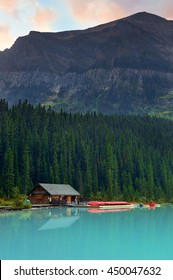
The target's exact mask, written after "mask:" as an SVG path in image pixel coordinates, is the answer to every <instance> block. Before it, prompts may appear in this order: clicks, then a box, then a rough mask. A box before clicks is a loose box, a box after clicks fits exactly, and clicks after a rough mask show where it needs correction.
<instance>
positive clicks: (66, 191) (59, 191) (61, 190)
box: [39, 183, 80, 195]
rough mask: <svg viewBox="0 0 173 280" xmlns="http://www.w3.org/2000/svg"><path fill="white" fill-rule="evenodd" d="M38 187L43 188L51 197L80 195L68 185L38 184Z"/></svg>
mask: <svg viewBox="0 0 173 280" xmlns="http://www.w3.org/2000/svg"><path fill="white" fill-rule="evenodd" d="M39 186H41V187H43V188H44V189H45V190H46V191H47V192H48V193H49V194H51V195H80V193H78V192H77V191H76V190H75V189H74V188H72V187H71V186H70V185H65V184H45V183H39Z"/></svg>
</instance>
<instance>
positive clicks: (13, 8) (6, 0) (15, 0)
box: [0, 0, 21, 16]
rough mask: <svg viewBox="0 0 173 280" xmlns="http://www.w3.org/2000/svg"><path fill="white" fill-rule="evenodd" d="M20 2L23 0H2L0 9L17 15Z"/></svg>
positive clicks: (0, 0)
mask: <svg viewBox="0 0 173 280" xmlns="http://www.w3.org/2000/svg"><path fill="white" fill-rule="evenodd" d="M20 2H21V0H0V11H2V12H5V13H10V14H13V15H14V16H16V15H17V13H18V7H19V5H20Z"/></svg>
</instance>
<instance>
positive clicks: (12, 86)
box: [0, 13, 173, 114]
mask: <svg viewBox="0 0 173 280" xmlns="http://www.w3.org/2000/svg"><path fill="white" fill-rule="evenodd" d="M0 97H1V98H6V99H7V100H8V101H9V103H10V104H14V103H17V102H18V100H19V99H22V100H24V99H28V101H29V102H32V103H33V104H37V103H42V104H45V105H51V106H53V108H54V109H56V110H60V109H61V108H63V109H65V110H67V111H73V112H74V111H80V112H86V111H98V112H102V113H106V114H112V113H118V114H119V113H121V114H127V113H148V112H149V113H152V112H153V113H157V112H161V113H162V114H172V107H173V106H172V101H173V22H172V21H167V20H165V19H163V18H160V17H158V16H155V15H151V14H147V13H139V14H136V15H133V16H130V17H127V18H124V19H122V20H118V21H114V22H111V23H108V24H104V25H100V26H97V27H94V28H90V29H87V30H83V31H69V32H60V33H39V32H30V34H29V35H28V36H25V37H21V38H18V39H17V40H16V42H15V43H14V45H13V46H12V48H11V49H9V50H5V51H4V52H1V53H0Z"/></svg>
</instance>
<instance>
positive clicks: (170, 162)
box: [0, 100, 173, 202]
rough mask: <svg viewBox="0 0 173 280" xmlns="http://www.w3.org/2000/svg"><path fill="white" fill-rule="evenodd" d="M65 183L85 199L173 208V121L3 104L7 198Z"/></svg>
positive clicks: (0, 164)
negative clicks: (160, 204) (164, 204)
mask: <svg viewBox="0 0 173 280" xmlns="http://www.w3.org/2000/svg"><path fill="white" fill-rule="evenodd" d="M38 182H41V183H61V184H63V183H66V184H70V185H71V186H72V187H74V188H75V189H76V190H78V191H79V192H80V193H81V194H82V196H83V197H84V198H88V199H97V200H100V199H104V200H105V199H109V200H115V199H116V200H128V201H141V202H146V201H157V202H173V121H171V120H166V119H162V118H156V117H151V116H134V115H132V116H116V115H113V116H105V115H102V114H96V113H87V114H85V115H82V114H80V113H75V114H71V113H66V112H63V111H61V112H60V113H56V112H54V111H52V110H51V108H48V109H46V108H45V107H42V106H41V105H37V106H33V105H31V104H29V103H28V102H27V101H25V102H19V104H18V105H15V106H13V107H10V108H9V106H8V103H7V102H6V101H5V100H1V101H0V197H6V198H12V197H13V195H14V193H15V191H16V189H17V190H18V191H19V192H20V193H21V194H28V193H29V192H30V191H31V189H32V188H33V187H34V186H35V185H36V184H37V183H38Z"/></svg>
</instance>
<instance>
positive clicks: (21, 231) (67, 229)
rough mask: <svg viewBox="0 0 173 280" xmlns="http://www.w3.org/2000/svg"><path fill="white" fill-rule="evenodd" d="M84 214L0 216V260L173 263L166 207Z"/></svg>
mask: <svg viewBox="0 0 173 280" xmlns="http://www.w3.org/2000/svg"><path fill="white" fill-rule="evenodd" d="M88 210H91V209H85V208H84V209H81V208H62V209H60V208H52V209H37V210H29V211H17V212H11V213H4V214H0V235H1V238H0V248H1V250H0V259H40V260H41V259H50V260H51V259H54V260H58V259H127V260H128V259H173V250H172V248H173V241H172V236H173V223H172V221H173V209H172V208H171V207H161V208H157V209H156V210H155V211H153V209H152V210H150V211H149V210H148V209H132V210H130V211H121V212H112V211H111V212H109V211H106V212H103V213H102V212H99V213H98V214H97V213H95V212H91V211H90V212H88ZM97 210H98V209H97Z"/></svg>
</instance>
